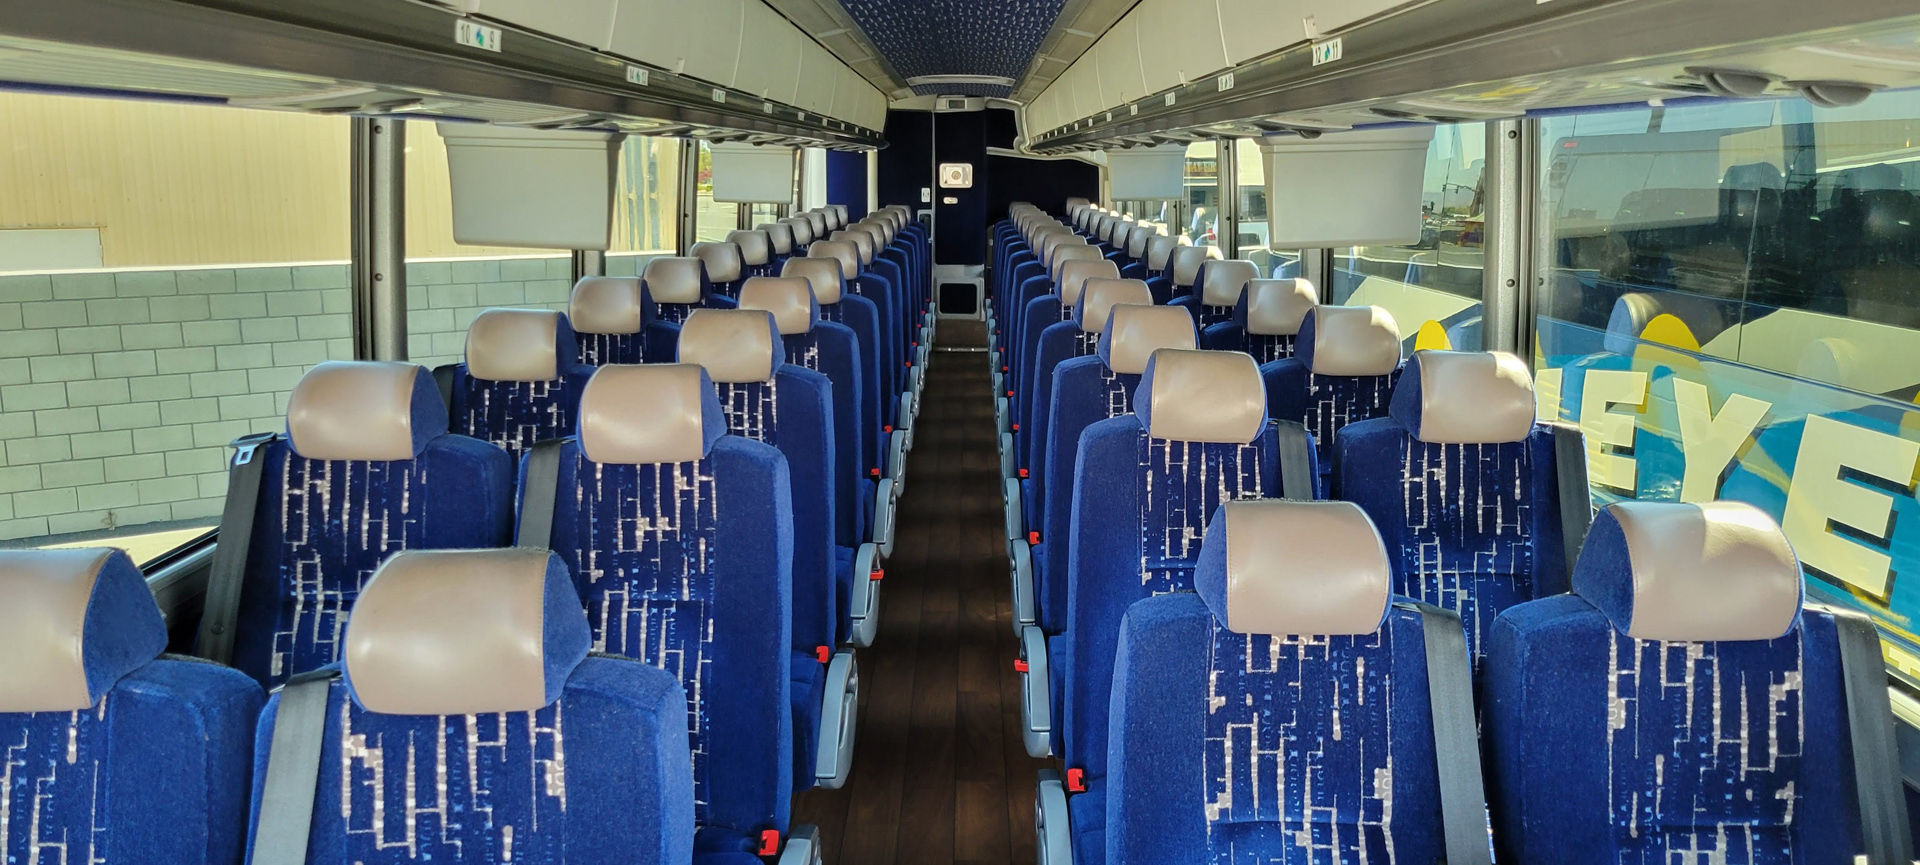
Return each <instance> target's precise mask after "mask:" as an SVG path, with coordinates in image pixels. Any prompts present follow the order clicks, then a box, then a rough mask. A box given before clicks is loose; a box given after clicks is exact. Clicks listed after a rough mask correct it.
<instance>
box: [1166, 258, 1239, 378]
mask: <svg viewBox="0 0 1920 865" xmlns="http://www.w3.org/2000/svg"><path fill="white" fill-rule="evenodd" d="M1188 248H1189V249H1199V248H1200V247H1188ZM1207 248H1208V249H1211V248H1212V247H1207ZM1259 277H1260V266H1259V265H1256V264H1254V263H1253V262H1251V261H1246V260H1244V259H1234V260H1232V261H1220V260H1203V261H1201V263H1200V268H1199V270H1198V271H1197V272H1196V273H1195V274H1194V278H1193V293H1191V294H1188V295H1186V296H1185V297H1181V298H1178V299H1176V300H1175V301H1174V304H1173V305H1175V306H1180V307H1183V308H1185V309H1186V310H1188V311H1189V312H1191V313H1193V319H1194V323H1195V324H1197V325H1199V327H1200V329H1201V330H1202V331H1205V330H1206V329H1207V328H1210V327H1213V326H1215V325H1220V324H1229V323H1231V322H1232V321H1233V320H1234V312H1235V310H1237V309H1239V308H1240V306H1241V304H1243V303H1245V302H1246V299H1247V284H1248V283H1250V282H1252V281H1254V280H1255V279H1258V278H1259ZM1234 348H1238V346H1235V347H1234ZM1256 360H1258V358H1256Z"/></svg>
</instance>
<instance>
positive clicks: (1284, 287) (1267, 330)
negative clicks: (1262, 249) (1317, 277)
mask: <svg viewBox="0 0 1920 865" xmlns="http://www.w3.org/2000/svg"><path fill="white" fill-rule="evenodd" d="M1319 302H1320V293H1319V292H1318V291H1317V290H1315V289H1314V287H1313V283H1311V282H1308V281H1306V280H1304V279H1297V278H1296V279H1256V280H1253V281H1251V282H1248V283H1247V290H1246V291H1245V292H1243V293H1242V294H1241V295H1240V300H1239V302H1238V303H1236V304H1234V307H1233V319H1232V320H1231V321H1222V322H1217V323H1215V324H1212V325H1209V326H1208V327H1207V328H1206V330H1204V331H1202V332H1201V334H1200V344H1201V346H1203V347H1205V348H1207V349H1208V350H1210V351H1240V352H1246V353H1247V354H1249V355H1252V356H1253V362H1254V363H1258V364H1261V365H1265V364H1269V363H1272V362H1274V361H1276V360H1285V359H1287V358H1290V357H1293V345H1294V340H1295V339H1296V338H1297V337H1298V336H1299V334H1300V323H1301V321H1303V320H1304V319H1305V318H1306V316H1307V312H1308V310H1311V309H1313V308H1314V307H1315V306H1316V305H1318V304H1319Z"/></svg>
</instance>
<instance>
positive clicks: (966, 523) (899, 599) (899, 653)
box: [793, 321, 1046, 865]
mask: <svg viewBox="0 0 1920 865" xmlns="http://www.w3.org/2000/svg"><path fill="white" fill-rule="evenodd" d="M940 345H941V346H942V347H980V348H984V347H985V345H986V335H985V329H984V327H983V325H982V324H981V323H980V322H951V321H947V322H941V324H940ZM991 387H992V385H991V383H990V379H989V377H988V374H987V359H986V355H985V354H984V353H980V352H971V351H955V352H944V351H936V352H935V353H934V355H933V359H932V361H931V364H930V367H929V369H928V372H927V383H926V389H925V399H926V402H925V407H924V408H922V409H921V412H920V419H919V422H918V423H919V430H918V431H917V432H916V433H915V434H914V450H913V455H912V456H911V457H910V458H909V462H908V467H907V491H906V496H905V497H904V498H903V499H902V500H901V503H900V514H899V528H898V529H897V536H896V540H895V548H894V557H893V560H892V561H890V562H888V563H887V569H886V570H887V576H886V579H885V583H884V594H883V596H882V598H881V606H882V610H881V626H880V636H879V639H878V641H877V642H876V643H875V645H874V646H873V647H872V648H870V649H867V650H864V651H862V652H861V653H860V675H861V679H862V681H861V705H860V726H859V733H858V736H859V739H858V743H857V746H856V749H855V758H854V764H853V773H852V775H851V777H850V778H849V780H848V782H847V786H846V787H845V788H843V789H840V790H813V791H809V792H807V793H804V794H802V795H801V796H799V797H798V798H797V799H796V800H795V802H794V809H793V822H794V823H813V824H817V825H818V826H819V827H820V831H821V834H822V836H823V837H824V838H825V845H824V846H825V847H826V862H827V863H828V865H834V863H842V865H891V863H899V865H987V863H992V865H1002V863H1022V865H1024V863H1030V862H1033V861H1034V838H1033V794H1034V783H1035V773H1036V772H1037V771H1038V770H1039V769H1040V768H1042V767H1043V766H1044V765H1046V764H1045V761H1041V760H1035V759H1032V758H1030V757H1028V756H1027V754H1026V750H1025V749H1024V748H1023V747H1022V746H1021V742H1020V678H1019V674H1017V673H1016V672H1014V669H1013V662H1014V659H1015V658H1016V656H1017V654H1018V653H1017V651H1016V645H1015V642H1014V639H1013V630H1012V628H1013V626H1012V625H1011V623H1010V622H1011V616H1012V606H1011V602H1010V599H1009V597H1008V584H1007V556H1006V549H1005V541H1004V538H1003V535H1004V534H1005V528H1004V525H1005V523H1004V519H1003V516H1002V511H1001V505H1000V483H999V474H1000V471H999V467H1000V460H999V456H998V455H997V453H996V450H995V446H994V424H993V399H992V395H991V394H990V393H989V389H990V388H991Z"/></svg>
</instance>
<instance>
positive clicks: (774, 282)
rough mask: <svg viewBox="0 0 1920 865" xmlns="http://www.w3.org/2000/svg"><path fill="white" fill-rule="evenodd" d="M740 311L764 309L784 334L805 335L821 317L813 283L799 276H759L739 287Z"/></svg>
mask: <svg viewBox="0 0 1920 865" xmlns="http://www.w3.org/2000/svg"><path fill="white" fill-rule="evenodd" d="M740 308H741V309H764V310H766V311H767V312H770V313H773V323H774V324H776V325H778V326H779V328H780V332H781V333H783V334H793V333H806V332H807V331H810V330H813V322H814V320H815V319H818V318H819V317H820V306H819V304H817V303H814V300H813V283H811V282H808V281H807V279H806V278H805V277H800V276H756V277H752V278H750V279H748V280H747V281H746V282H745V283H743V284H742V285H741V286H740Z"/></svg>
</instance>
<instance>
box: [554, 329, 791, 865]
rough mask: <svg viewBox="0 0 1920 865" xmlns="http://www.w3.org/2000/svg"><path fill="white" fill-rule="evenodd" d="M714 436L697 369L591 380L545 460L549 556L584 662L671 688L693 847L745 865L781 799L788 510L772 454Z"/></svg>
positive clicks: (785, 746) (712, 398)
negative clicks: (638, 669)
mask: <svg viewBox="0 0 1920 865" xmlns="http://www.w3.org/2000/svg"><path fill="white" fill-rule="evenodd" d="M726 432H727V422H726V417H725V414H724V412H723V410H722V409H721V407H720V402H719V399H718V397H717V396H716V392H715V389H714V385H713V382H712V381H711V380H710V379H709V378H708V377H707V375H706V373H705V372H704V371H702V370H701V369H700V367H698V366H693V365H687V364H648V365H642V366H618V367H608V368H603V369H602V370H601V371H600V372H598V373H596V374H595V375H594V378H593V381H592V383H590V384H589V385H588V386H587V391H586V394H585V395H584V396H583V397H582V399H581V421H580V429H579V433H578V435H577V436H576V437H574V438H573V439H569V440H568V441H567V442H566V443H565V444H563V445H562V446H561V449H560V455H559V477H558V483H557V493H556V495H557V501H556V502H555V506H554V522H553V529H552V549H553V550H554V552H556V553H558V554H559V555H560V557H561V559H562V560H563V561H565V563H566V564H567V567H568V569H569V570H570V571H571V573H572V575H573V579H574V583H575V586H576V588H577V589H578V591H579V593H580V598H581V599H582V601H583V602H584V603H585V605H586V610H587V620H588V623H589V624H590V626H591V628H592V632H593V648H594V650H596V651H603V652H610V653H613V654H617V655H623V656H626V657H630V658H638V659H640V660H642V661H646V662H647V663H649V664H653V665H654V666H657V667H661V668H663V669H665V670H667V671H668V672H671V673H673V674H674V675H675V677H676V678H678V679H679V681H680V683H681V685H682V686H683V687H684V688H685V689H686V695H687V703H686V724H687V730H688V736H689V741H690V742H691V748H692V753H693V792H694V801H695V812H694V816H695V821H696V822H697V824H698V825H699V827H700V830H699V839H698V841H697V842H696V851H697V852H710V853H746V852H750V851H752V850H753V849H755V848H756V847H757V846H758V843H757V842H758V839H759V837H760V834H761V833H762V832H764V831H767V830H774V831H778V832H781V833H783V834H784V833H785V832H786V829H787V817H788V800H789V796H790V795H791V793H792V784H793V780H792V773H793V730H792V727H793V716H792V713H791V706H792V704H791V701H790V696H789V695H790V686H789V678H790V675H791V658H792V648H791V647H792V645H793V642H792V632H793V612H792V604H793V600H792V567H793V553H794V541H793V523H792V514H793V499H792V495H791V484H790V482H789V480H788V472H787V463H786V460H785V459H784V458H783V457H782V456H781V454H780V451H779V450H778V449H776V448H774V447H773V446H772V445H768V444H764V443H762V442H757V441H753V440H751V439H748V438H743V437H740V436H731V435H727V434H726ZM523 487H524V485H523ZM523 493H524V488H523ZM522 510H523V511H524V506H523V508H522Z"/></svg>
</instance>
